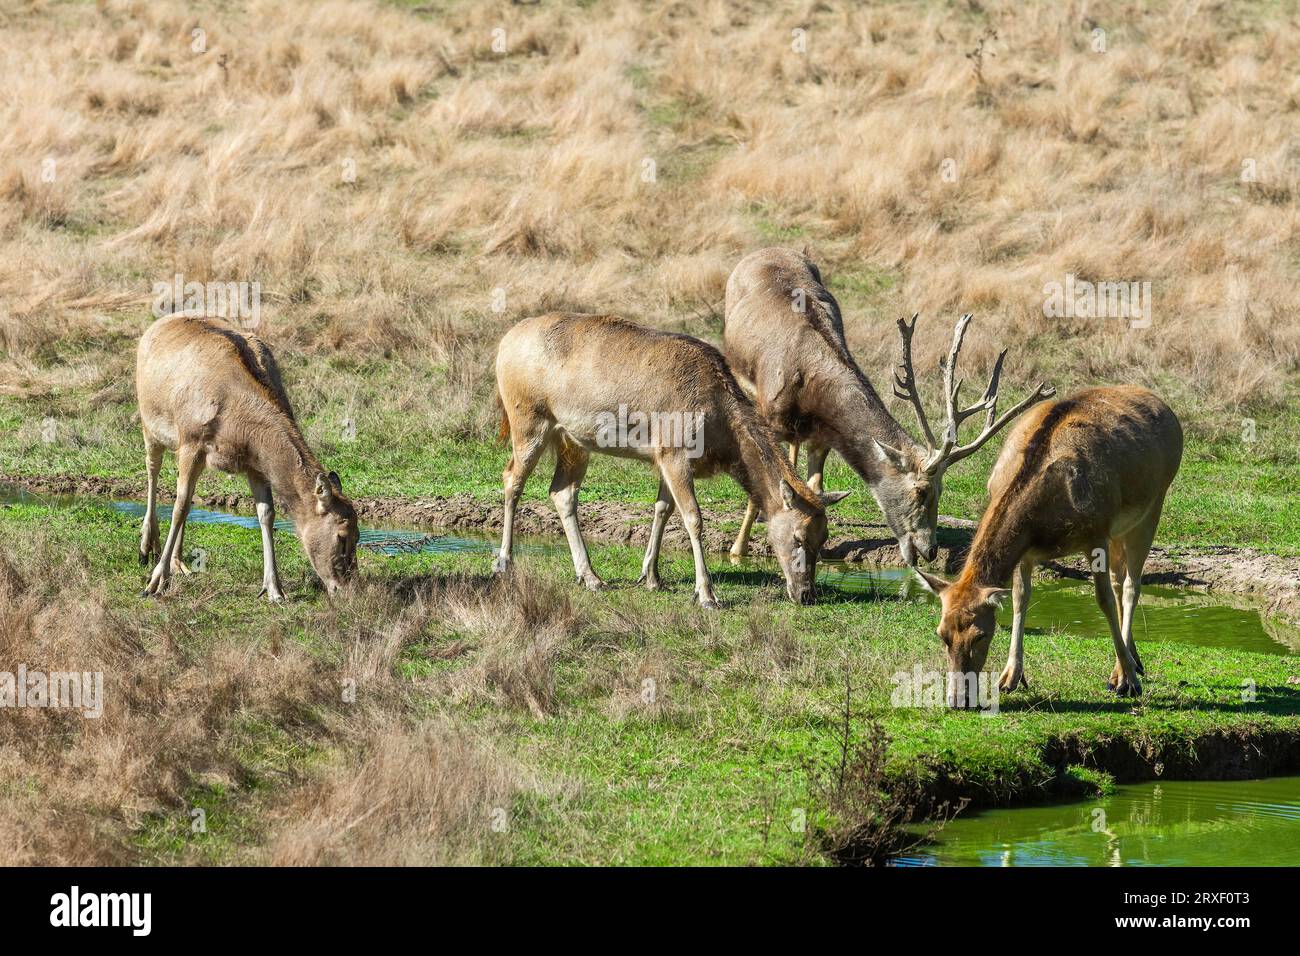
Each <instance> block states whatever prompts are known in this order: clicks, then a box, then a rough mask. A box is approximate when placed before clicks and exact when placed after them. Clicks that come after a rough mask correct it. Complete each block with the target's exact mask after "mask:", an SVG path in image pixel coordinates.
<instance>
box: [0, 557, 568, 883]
mask: <svg viewBox="0 0 1300 956" xmlns="http://www.w3.org/2000/svg"><path fill="white" fill-rule="evenodd" d="M20 552H21V553H15V552H14V551H7V552H6V553H4V554H0V671H5V672H8V673H15V672H17V670H18V666H19V665H20V664H27V666H28V668H29V670H37V669H40V670H43V671H46V672H48V671H52V670H67V671H77V672H84V671H92V672H94V671H98V672H102V674H103V680H104V710H103V715H102V716H101V717H98V718H85V717H83V716H82V715H81V714H80V713H79V712H74V711H70V710H68V709H55V708H48V709H37V708H31V707H29V708H25V709H17V710H6V711H5V712H4V719H3V720H0V795H3V797H4V799H2V800H0V840H2V841H3V842H4V845H5V846H6V847H8V848H9V855H8V856H7V858H6V862H7V863H11V864H30V863H41V864H63V865H73V864H75V865H88V864H129V863H134V862H140V861H141V860H147V859H153V858H155V856H154V855H152V854H150V853H149V852H147V848H146V846H145V843H147V840H144V839H143V835H144V834H147V833H149V832H162V833H172V834H187V832H188V831H189V829H190V823H191V817H190V813H191V809H192V808H193V807H194V806H196V805H201V804H202V803H203V802H204V800H203V799H202V798H201V795H202V794H203V793H210V792H213V791H214V790H215V791H219V792H222V793H226V794H228V795H231V797H230V799H231V801H232V803H231V804H230V806H229V807H228V812H233V813H242V814H244V816H246V817H247V821H246V822H245V824H244V825H245V826H246V827H248V828H249V832H243V833H240V834H238V835H237V836H236V837H235V839H236V846H235V849H234V852H236V853H239V854H240V855H241V858H242V859H243V860H244V861H245V862H270V863H278V864H386V865H391V864H414V863H423V864H428V863H432V862H484V861H487V860H493V859H496V858H497V857H496V854H497V844H498V843H499V841H497V843H494V841H493V839H492V837H493V834H494V832H496V831H494V830H493V828H492V825H493V822H494V820H495V819H497V818H498V817H500V818H501V819H505V820H507V821H508V820H509V816H508V814H509V813H510V812H511V806H512V799H513V798H514V797H515V796H516V795H518V794H520V793H540V792H548V793H554V792H556V788H555V786H554V785H552V784H551V783H549V782H547V781H544V780H542V779H540V778H539V777H537V776H536V774H534V773H532V772H531V771H528V770H527V769H526V768H522V767H520V766H519V765H518V764H517V763H516V762H515V761H514V760H513V759H512V758H511V756H510V755H509V753H507V752H505V750H504V749H503V747H502V744H503V741H500V740H493V739H488V738H486V737H484V736H482V735H481V734H479V733H478V732H476V731H472V730H470V729H469V728H468V725H466V724H464V723H463V722H459V723H458V722H456V721H454V720H453V719H451V718H450V717H448V716H446V715H439V714H435V713H432V712H431V711H430V708H429V706H428V701H429V700H430V697H428V696H423V695H422V694H421V691H424V690H432V689H434V688H433V687H432V685H431V686H430V687H429V688H426V687H423V686H422V685H421V684H420V683H419V682H412V681H410V680H407V679H404V678H402V677H400V676H399V675H398V673H397V667H396V665H397V662H398V657H399V654H400V653H401V652H402V651H403V650H404V649H409V648H410V647H412V646H415V645H422V644H423V643H424V642H425V641H427V640H428V639H429V627H430V623H431V621H434V620H446V619H448V618H449V617H451V616H453V615H456V614H459V613H463V608H464V606H465V601H466V600H467V599H468V598H467V594H468V592H469V590H470V589H472V588H473V587H474V586H473V585H472V584H470V583H468V582H467V581H465V580H460V581H457V582H453V583H451V584H450V585H445V586H444V585H438V586H434V585H432V584H430V583H429V582H427V581H426V582H423V583H422V584H420V585H419V586H413V587H397V588H389V587H387V586H384V585H380V584H370V585H367V586H365V587H363V588H362V589H361V592H360V593H358V594H356V595H355V596H354V597H353V598H352V600H350V601H348V602H335V603H333V604H331V605H330V606H328V607H326V608H322V609H321V610H320V611H319V612H317V614H316V619H315V620H314V621H313V622H312V625H311V628H310V630H311V632H312V633H313V634H315V635H317V637H318V639H319V640H320V641H321V643H322V645H323V647H324V648H325V650H324V651H322V652H316V653H313V652H311V651H309V650H308V649H307V648H306V647H305V646H304V645H303V644H302V643H300V642H298V641H294V640H286V639H283V637H282V636H281V635H279V634H278V633H277V632H276V629H275V628H274V626H272V627H270V628H267V629H266V630H265V631H264V633H263V636H262V637H259V638H252V639H250V640H249V641H248V642H244V643H241V642H239V641H237V640H234V639H232V637H231V635H229V634H225V633H224V632H223V633H222V636H221V637H220V638H219V639H214V640H207V639H203V638H202V637H201V636H200V635H199V633H198V632H197V631H191V630H190V627H189V625H187V624H184V623H181V621H183V620H184V619H185V618H187V617H189V616H190V615H189V614H188V613H178V614H175V615H173V614H164V615H161V618H160V619H159V618H152V619H151V618H150V616H148V615H141V614H139V613H138V612H137V613H133V614H128V613H124V612H118V611H115V610H113V609H112V608H111V607H110V603H109V599H108V596H107V594H106V588H105V587H104V585H102V584H100V583H97V582H96V581H95V580H93V576H92V574H91V573H90V570H89V568H90V562H89V561H88V559H87V557H86V555H85V554H84V553H81V552H76V551H74V552H72V553H70V554H64V553H61V552H60V550H59V549H57V548H56V547H55V546H54V545H53V544H52V543H51V542H50V541H48V540H46V539H38V540H36V541H34V542H31V543H29V544H25V545H23V546H22V548H21V549H20ZM19 568H25V569H30V570H26V571H20V570H18V569H19ZM531 593H534V589H533V586H531V585H529V584H527V583H526V582H523V583H517V584H515V585H514V586H513V589H512V590H510V591H506V590H503V589H496V593H495V596H494V597H486V598H484V599H483V601H482V603H481V613H482V614H483V615H484V617H485V619H487V618H494V619H496V620H499V621H511V620H516V621H518V622H519V626H520V628H521V630H520V631H519V633H522V632H523V631H522V629H523V628H524V627H526V626H530V625H538V624H546V625H547V626H549V622H551V621H552V620H555V619H556V618H555V617H554V616H553V615H552V613H551V612H552V611H553V610H554V608H553V604H554V600H555V598H554V594H555V592H554V591H553V590H551V589H549V588H539V589H538V593H540V594H541V595H542V596H541V597H537V598H534V599H532V602H531V604H530V603H529V602H524V604H525V605H526V606H531V607H534V608H535V609H536V610H537V613H538V614H540V615H543V617H540V618H539V617H537V616H534V617H533V618H530V619H528V620H526V621H525V620H524V619H523V618H521V617H520V616H519V612H518V611H517V610H516V609H515V604H514V599H515V597H516V596H518V595H519V594H531ZM358 621H364V622H365V624H364V625H358V624H357V623H356V622H358ZM550 663H551V662H550V660H549V659H543V660H537V659H533V658H528V657H525V658H524V659H523V662H522V663H517V664H512V663H510V662H509V661H508V660H507V655H506V654H505V653H504V651H502V652H501V653H498V654H496V655H495V656H493V655H492V654H490V653H489V654H485V655H484V661H483V662H482V663H477V662H471V666H470V669H471V670H473V671H475V672H477V673H481V674H485V675H487V679H488V680H489V681H495V682H497V683H498V684H499V685H500V686H501V688H502V691H503V693H505V694H506V695H507V696H509V695H520V696H521V697H522V698H523V699H526V700H527V701H528V702H529V703H530V704H531V703H533V702H534V699H535V697H536V695H537V693H538V691H537V688H538V687H547V686H549V685H550V684H551V682H552V677H551V675H550V674H549V671H548V668H549V666H550ZM348 679H350V680H351V681H354V682H355V684H354V685H352V686H354V687H355V696H354V699H353V700H345V699H344V694H343V693H342V690H341V689H342V688H343V687H344V684H343V681H345V680H348ZM433 699H438V698H437V697H436V696H435V697H434V698H433ZM259 781H261V782H262V783H265V782H268V781H270V782H274V783H275V784H276V786H275V787H273V788H270V789H269V790H268V789H267V788H265V787H263V786H260V785H259ZM179 842H180V846H179V848H172V849H170V850H169V851H167V852H169V853H170V854H172V856H171V857H168V858H177V859H180V860H182V861H185V860H191V861H199V860H202V859H204V857H203V846H202V844H201V843H193V842H188V837H187V836H182V837H181V839H180V841H179ZM226 859H227V861H229V860H230V858H229V857H226Z"/></svg>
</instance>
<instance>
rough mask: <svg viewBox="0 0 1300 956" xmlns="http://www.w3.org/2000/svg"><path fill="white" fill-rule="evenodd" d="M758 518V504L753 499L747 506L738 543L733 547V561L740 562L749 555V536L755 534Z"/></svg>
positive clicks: (737, 537) (738, 535)
mask: <svg viewBox="0 0 1300 956" xmlns="http://www.w3.org/2000/svg"><path fill="white" fill-rule="evenodd" d="M757 518H758V502H757V501H755V500H754V499H753V498H750V499H749V503H748V504H747V505H746V506H745V518H744V520H743V521H741V522H740V531H739V533H738V534H737V535H736V542H735V544H733V545H732V546H731V560H732V561H733V562H735V561H739V560H740V559H741V558H743V557H744V556H745V555H747V554H749V536H750V535H751V534H753V533H754V521H755V520H756V519H757Z"/></svg>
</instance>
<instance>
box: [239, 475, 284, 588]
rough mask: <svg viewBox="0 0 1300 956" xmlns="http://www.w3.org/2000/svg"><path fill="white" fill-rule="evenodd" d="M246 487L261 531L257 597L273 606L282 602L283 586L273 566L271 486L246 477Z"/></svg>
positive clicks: (273, 526)
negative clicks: (259, 582)
mask: <svg viewBox="0 0 1300 956" xmlns="http://www.w3.org/2000/svg"><path fill="white" fill-rule="evenodd" d="M248 487H249V488H250V489H251V490H252V492H253V500H254V501H255V502H257V524H258V527H260V528H261V529H262V590H261V593H260V594H259V595H258V596H259V597H261V595H262V594H265V595H266V599H267V600H268V601H270V602H271V603H273V604H278V603H280V602H281V601H283V600H284V585H282V584H281V583H280V570H279V568H277V567H276V565H275V541H274V538H273V535H274V533H275V502H274V500H273V499H272V497H271V485H270V483H269V482H268V481H267V480H266V479H265V478H262V477H261V476H253V475H249V476H248Z"/></svg>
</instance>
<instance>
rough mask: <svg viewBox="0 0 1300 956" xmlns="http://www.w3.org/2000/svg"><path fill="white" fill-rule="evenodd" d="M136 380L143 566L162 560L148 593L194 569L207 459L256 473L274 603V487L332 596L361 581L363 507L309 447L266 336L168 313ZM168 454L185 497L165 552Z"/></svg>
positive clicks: (252, 480) (142, 351) (144, 345)
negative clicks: (196, 504)
mask: <svg viewBox="0 0 1300 956" xmlns="http://www.w3.org/2000/svg"><path fill="white" fill-rule="evenodd" d="M135 387H136V398H137V400H138V401H139V405H140V426H141V429H142V430H143V432H144V444H145V463H146V465H147V469H148V476H149V500H148V504H147V506H146V510H145V517H144V526H143V528H142V529H141V535H140V563H141V564H142V565H144V566H146V567H147V566H148V565H149V562H150V559H151V558H152V557H153V556H154V555H157V556H158V563H157V565H156V566H155V567H154V569H153V574H152V575H151V576H150V578H149V583H148V585H147V586H146V587H145V589H144V594H145V595H157V594H161V593H162V592H164V591H165V590H166V589H167V586H168V584H169V583H170V579H171V576H172V573H173V572H179V573H182V574H187V573H189V569H188V568H187V567H186V565H185V563H184V561H183V557H182V556H183V555H184V550H183V540H184V535H185V519H186V518H187V517H188V516H189V511H190V504H191V502H192V501H193V498H194V488H195V486H196V485H197V484H198V480H199V475H200V474H201V473H202V472H203V469H204V467H205V466H207V465H211V466H212V467H213V468H217V469H220V470H221V471H224V472H228V473H230V474H243V475H245V476H246V477H247V478H248V486H249V488H250V489H251V490H252V493H253V500H254V501H255V502H256V503H257V521H258V524H259V525H260V526H261V530H262V593H263V594H265V595H266V596H267V598H268V599H269V600H271V601H282V600H284V588H283V586H282V585H281V583H280V575H279V572H278V570H277V569H276V564H275V546H274V542H273V539H272V531H273V529H274V526H275V506H274V504H273V502H272V490H274V492H275V496H276V497H278V498H279V499H280V502H281V504H283V505H284V506H285V508H286V509H287V510H288V512H289V515H290V517H291V518H292V519H293V524H294V530H295V531H296V532H297V534H298V539H299V540H300V541H301V542H302V546H303V550H304V551H305V552H306V553H307V558H308V560H309V561H310V562H311V566H312V568H313V569H314V570H315V571H316V574H317V575H318V576H319V577H320V579H321V581H322V583H323V584H324V585H325V589H326V591H327V592H328V593H330V594H333V593H334V592H335V591H337V590H338V588H339V587H340V586H341V585H342V584H343V583H345V582H346V581H347V580H348V579H349V578H351V577H352V575H353V574H354V573H355V571H356V553H357V538H358V531H357V513H356V510H355V509H354V508H353V507H352V502H351V501H349V500H348V499H347V498H346V497H344V495H343V488H342V485H341V484H340V482H339V477H338V475H336V474H335V473H334V472H330V473H329V474H328V475H327V474H326V473H325V471H324V470H323V469H322V468H321V466H320V463H319V462H318V461H317V460H316V456H315V455H313V454H312V451H311V449H310V448H308V447H307V442H306V441H305V440H304V439H303V437H302V432H301V430H299V428H298V422H297V420H296V419H295V418H294V414H293V408H292V407H291V406H290V404H289V396H288V395H287V394H286V393H285V390H284V385H283V384H282V383H281V381H280V369H279V367H278V366H277V365H276V362H275V358H274V357H273V356H272V355H271V350H270V349H269V348H267V347H266V345H265V343H263V342H262V341H261V340H260V339H258V338H257V337H255V336H252V335H245V334H243V333H241V332H238V331H236V330H235V329H234V328H233V327H231V326H230V325H228V324H227V323H225V322H222V321H220V320H217V319H209V318H202V317H198V316H192V315H185V314H179V315H171V316H166V317H164V318H161V319H159V320H158V321H157V322H155V323H154V324H153V325H151V326H150V327H149V328H148V330H146V331H145V333H144V335H143V336H141V338H140V345H139V348H138V349H137V351H136V371H135ZM164 449H171V450H172V451H173V452H175V453H176V467H177V476H176V504H175V506H174V507H173V509H172V521H171V529H170V530H169V531H168V532H167V541H166V543H165V544H164V545H163V546H162V549H161V551H160V550H159V548H158V510H157V502H156V499H157V491H158V472H159V469H160V468H161V467H162V457H163V451H164Z"/></svg>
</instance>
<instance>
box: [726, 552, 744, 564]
mask: <svg viewBox="0 0 1300 956" xmlns="http://www.w3.org/2000/svg"><path fill="white" fill-rule="evenodd" d="M728 557H729V558H730V559H731V563H732V564H739V563H740V562H741V561H744V560H745V557H746V552H744V551H741V552H739V553H737V552H735V551H732V552H731V553H730V554H729V555H728Z"/></svg>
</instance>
